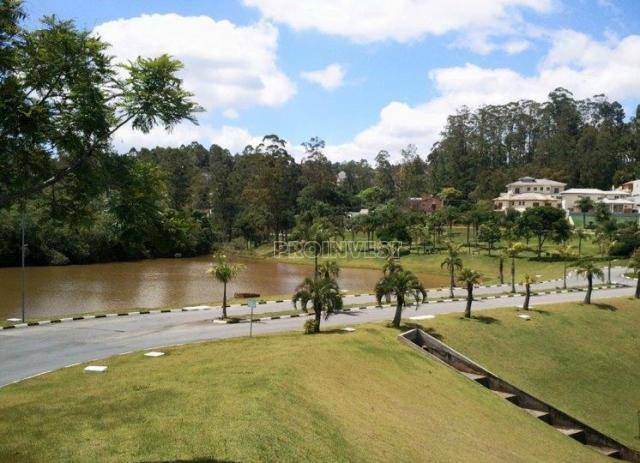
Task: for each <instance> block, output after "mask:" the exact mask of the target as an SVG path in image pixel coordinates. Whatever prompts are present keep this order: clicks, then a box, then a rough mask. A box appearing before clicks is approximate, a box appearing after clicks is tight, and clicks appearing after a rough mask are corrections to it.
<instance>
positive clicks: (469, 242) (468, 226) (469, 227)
mask: <svg viewBox="0 0 640 463" xmlns="http://www.w3.org/2000/svg"><path fill="white" fill-rule="evenodd" d="M470 232H471V224H467V248H469V254H471V241H469V234H470Z"/></svg>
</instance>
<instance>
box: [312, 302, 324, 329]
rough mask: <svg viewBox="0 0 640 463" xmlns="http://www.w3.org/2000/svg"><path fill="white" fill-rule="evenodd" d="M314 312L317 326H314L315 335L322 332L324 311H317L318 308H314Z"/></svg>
mask: <svg viewBox="0 0 640 463" xmlns="http://www.w3.org/2000/svg"><path fill="white" fill-rule="evenodd" d="M313 311H314V312H315V322H316V324H315V325H314V326H313V332H314V333H319V332H320V318H321V317H322V311H321V310H318V309H316V306H315V305H314V306H313Z"/></svg>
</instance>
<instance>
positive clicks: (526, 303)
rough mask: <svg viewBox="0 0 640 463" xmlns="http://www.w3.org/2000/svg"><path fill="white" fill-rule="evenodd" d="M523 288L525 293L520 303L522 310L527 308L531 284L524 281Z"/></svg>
mask: <svg viewBox="0 0 640 463" xmlns="http://www.w3.org/2000/svg"><path fill="white" fill-rule="evenodd" d="M524 290H525V295H524V303H523V304H522V308H523V309H524V310H529V300H530V299H531V285H530V284H529V283H525V285H524Z"/></svg>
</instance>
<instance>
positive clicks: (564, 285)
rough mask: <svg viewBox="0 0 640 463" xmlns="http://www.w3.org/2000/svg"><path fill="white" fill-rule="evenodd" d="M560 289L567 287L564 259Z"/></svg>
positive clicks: (565, 262)
mask: <svg viewBox="0 0 640 463" xmlns="http://www.w3.org/2000/svg"><path fill="white" fill-rule="evenodd" d="M562 289H567V261H564V267H563V273H562Z"/></svg>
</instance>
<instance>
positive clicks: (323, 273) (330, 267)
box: [318, 260, 340, 280]
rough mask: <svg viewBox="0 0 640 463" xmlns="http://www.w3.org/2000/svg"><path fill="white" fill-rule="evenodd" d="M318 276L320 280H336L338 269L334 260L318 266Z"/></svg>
mask: <svg viewBox="0 0 640 463" xmlns="http://www.w3.org/2000/svg"><path fill="white" fill-rule="evenodd" d="M318 276H319V277H320V278H333V279H334V280H337V279H338V276H340V267H339V266H338V263H337V262H336V261H335V260H328V261H326V262H323V263H322V264H320V265H319V266H318Z"/></svg>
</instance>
